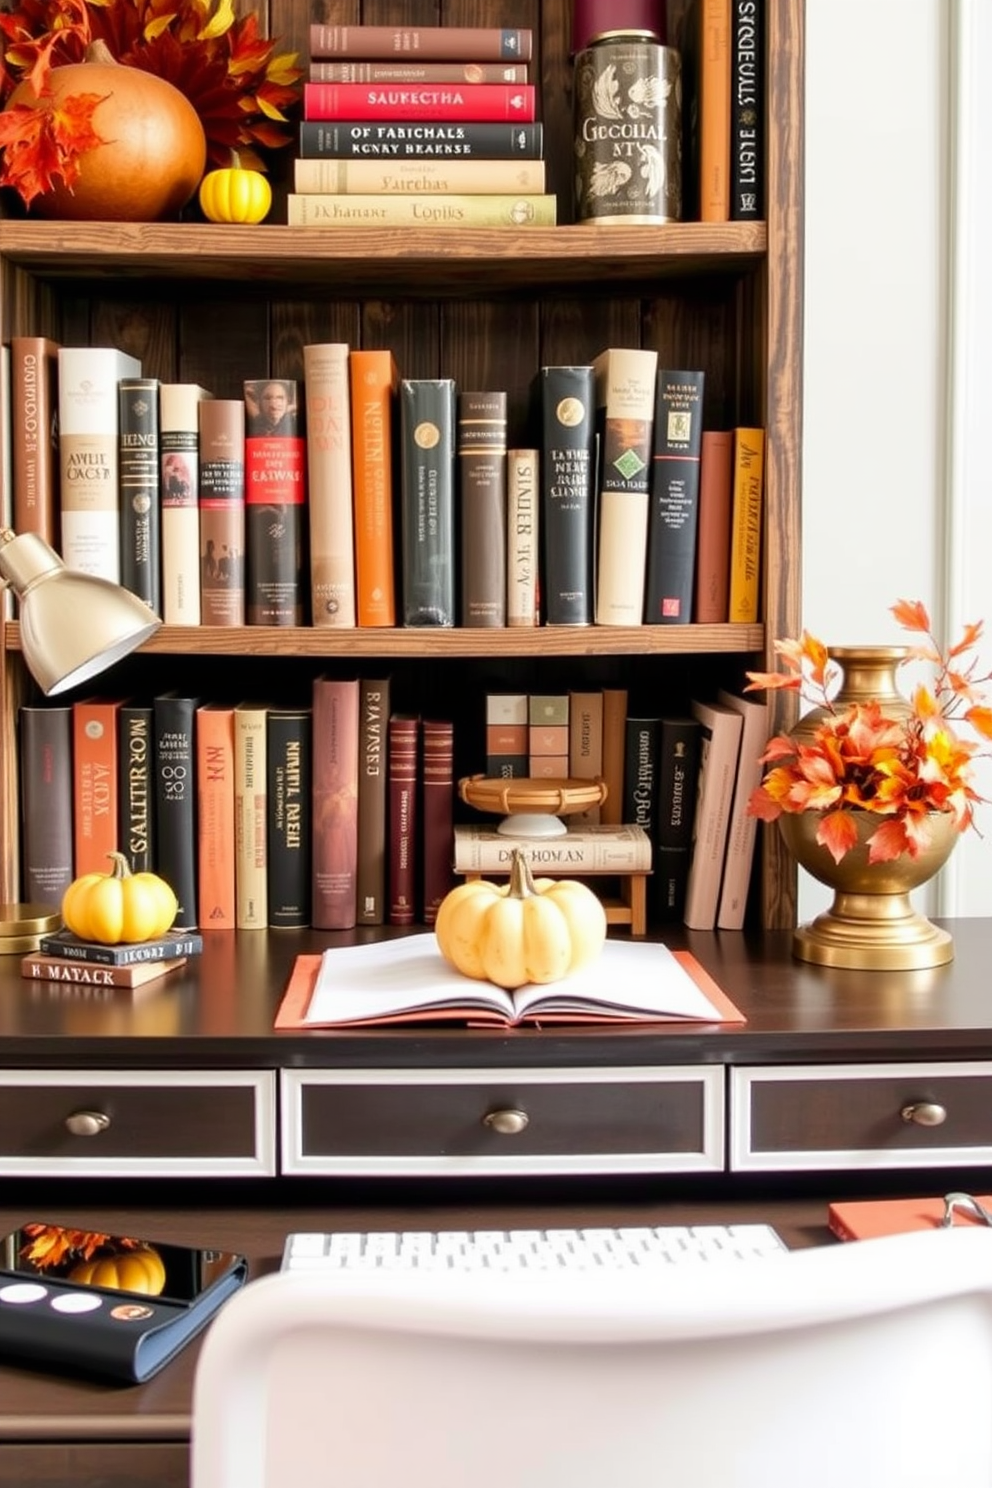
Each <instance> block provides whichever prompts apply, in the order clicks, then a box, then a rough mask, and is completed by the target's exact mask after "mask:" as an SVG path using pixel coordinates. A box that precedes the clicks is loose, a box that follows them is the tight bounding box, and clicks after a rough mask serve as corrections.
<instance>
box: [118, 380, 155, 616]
mask: <svg viewBox="0 0 992 1488" xmlns="http://www.w3.org/2000/svg"><path fill="white" fill-rule="evenodd" d="M117 397H118V418H119V430H120V432H119V436H118V439H119V453H118V482H119V485H120V510H121V583H122V584H123V586H124V588H125V589H130V590H131V592H132V594H136V595H137V596H138V598H139V599H143V600H144V601H145V604H146V605H148V607H149V608H150V609H152V610H154V611H155V613H156V615H161V613H162V530H161V515H160V507H159V486H160V481H161V467H160V463H159V441H158V379H157V378H155V377H133V378H125V379H122V380H121V382H120V383H119V384H118V389H117Z"/></svg>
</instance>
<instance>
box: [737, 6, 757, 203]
mask: <svg viewBox="0 0 992 1488" xmlns="http://www.w3.org/2000/svg"><path fill="white" fill-rule="evenodd" d="M733 7H734V8H733V15H732V19H731V41H730V218H731V221H732V222H751V221H754V220H760V219H761V218H763V217H764V215H765V71H764V68H765V56H764V54H765V0H733Z"/></svg>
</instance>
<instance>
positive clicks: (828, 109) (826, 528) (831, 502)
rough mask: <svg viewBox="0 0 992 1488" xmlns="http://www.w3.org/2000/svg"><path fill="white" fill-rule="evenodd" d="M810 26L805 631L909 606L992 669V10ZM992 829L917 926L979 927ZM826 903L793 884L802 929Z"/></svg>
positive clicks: (875, 9)
mask: <svg viewBox="0 0 992 1488" xmlns="http://www.w3.org/2000/svg"><path fill="white" fill-rule="evenodd" d="M772 3H774V0H772ZM806 19H807V36H806V249H805V252H806V315H805V396H804V448H803V623H804V624H805V625H806V627H807V628H808V629H810V630H811V631H813V632H814V633H815V634H817V635H819V636H820V637H821V638H822V639H823V640H825V641H826V642H828V643H830V642H833V643H835V644H854V643H857V642H883V643H887V644H891V643H897V642H900V641H902V640H905V639H906V637H905V633H904V632H902V631H900V630H899V628H898V627H897V626H896V625H895V622H894V621H893V620H892V617H891V616H890V615H889V612H888V611H889V605H890V604H892V602H893V601H894V600H896V599H898V598H907V599H921V600H923V602H924V603H925V604H926V605H927V606H928V608H929V609H930V612H931V615H932V617H933V619H934V621H935V624H936V626H937V627H938V634H939V635H940V636H942V638H944V639H945V640H947V639H951V638H954V637H956V635H957V632H958V629H959V627H960V624H961V622H962V620H964V619H969V620H975V619H979V618H981V617H982V616H985V617H986V619H987V623H988V624H989V626H990V639H989V643H988V645H987V646H986V647H985V648H984V649H983V652H982V655H983V656H984V657H987V663H988V664H992V582H990V579H989V574H990V573H992V501H990V491H989V485H990V476H989V466H988V461H987V457H986V455H985V449H984V446H985V443H986V441H987V437H988V431H989V428H990V427H992V400H990V398H989V396H988V394H989V393H992V289H990V287H989V283H988V270H987V265H988V263H989V262H990V261H992V208H990V205H989V198H990V192H992V178H990V174H989V151H988V150H984V149H983V148H982V147H983V144H984V143H985V142H986V141H987V142H989V143H992V97H990V94H992V90H990V87H989V84H988V80H987V77H986V78H985V79H984V80H983V79H982V78H981V76H980V74H981V68H982V65H983V63H985V62H987V59H988V56H989V55H990V50H989V48H990V47H992V4H990V3H989V0H807V17H806ZM983 167H984V181H983V180H982V169H983ZM983 249H984V253H983ZM983 261H984V264H985V265H986V269H985V273H984V274H983V273H981V272H980V270H979V265H980V264H981V263H982V262H983ZM983 390H984V392H985V398H984V406H983V397H982V394H983ZM988 794H990V795H992V789H989V790H988ZM979 821H980V825H981V824H982V816H981V814H980V817H979ZM986 824H987V827H988V833H989V841H987V842H986V841H981V840H979V839H978V838H977V836H975V834H972V833H968V834H967V836H966V837H965V838H963V839H962V842H961V844H960V845H959V849H958V851H957V852H956V853H955V855H954V859H953V860H952V864H951V866H950V867H949V868H948V869H947V870H945V872H944V874H943V875H941V879H940V881H939V882H938V883H937V884H936V885H935V886H934V887H933V888H932V889H931V890H930V891H929V892H924V893H921V895H920V896H919V902H920V906H921V907H923V908H925V909H927V910H928V911H930V912H933V911H934V910H939V911H940V912H942V913H948V914H987V913H989V912H992V807H989V808H987V823H986ZM826 900H827V896H826V894H825V891H823V890H822V889H821V888H820V886H819V885H816V884H814V883H813V882H812V881H811V880H809V879H808V878H807V877H806V876H805V875H803V881H802V883H801V885H800V913H801V915H802V916H803V917H804V918H805V917H806V916H808V915H809V914H810V913H812V912H814V911H815V910H816V909H818V908H820V907H822V905H823V903H824V902H826Z"/></svg>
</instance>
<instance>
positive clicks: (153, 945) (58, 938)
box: [21, 930, 203, 987]
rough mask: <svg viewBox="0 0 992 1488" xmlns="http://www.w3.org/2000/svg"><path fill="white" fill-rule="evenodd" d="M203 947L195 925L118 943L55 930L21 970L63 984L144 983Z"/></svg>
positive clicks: (182, 963)
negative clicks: (84, 938) (194, 929)
mask: <svg viewBox="0 0 992 1488" xmlns="http://www.w3.org/2000/svg"><path fill="white" fill-rule="evenodd" d="M202 950H203V937H202V936H201V935H199V934H198V933H197V932H196V931H193V930H170V931H168V932H167V934H165V935H160V936H158V937H157V938H156V939H155V940H141V941H128V942H127V943H126V944H120V945H106V944H104V943H103V942H101V941H94V940H82V939H80V937H79V936H78V935H73V933H72V931H71V930H55V931H52V932H51V933H48V934H44V935H42V936H41V937H40V939H39V942H38V949H37V951H33V952H32V953H31V954H30V955H27V956H25V957H24V959H23V960H22V962H21V975H22V976H24V977H27V978H28V979H29V980H30V981H35V982H48V983H55V984H58V985H60V986H77V987H141V986H144V985H145V984H146V983H148V982H156V981H158V980H159V979H160V978H161V977H164V976H167V975H168V973H169V972H172V971H177V970H178V969H179V968H180V967H181V966H185V965H186V962H187V960H188V959H189V957H190V956H198V955H199V954H200V952H201V951H202Z"/></svg>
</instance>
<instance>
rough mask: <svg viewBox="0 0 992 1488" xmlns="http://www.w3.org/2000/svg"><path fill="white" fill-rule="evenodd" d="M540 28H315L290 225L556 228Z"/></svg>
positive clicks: (305, 88)
mask: <svg viewBox="0 0 992 1488" xmlns="http://www.w3.org/2000/svg"><path fill="white" fill-rule="evenodd" d="M532 47H533V35H532V32H531V31H530V30H529V29H527V28H520V27H510V28H500V27H495V26H494V27H487V26H421V27H393V26H336V25H325V24H321V23H315V24H314V25H312V26H311V28H310V58H311V61H310V68H309V75H308V80H307V81H306V82H305V84H304V91H303V123H302V124H301V125H300V154H299V158H298V159H297V160H295V161H294V181H293V184H294V187H295V190H294V191H292V192H290V194H289V198H288V204H287V220H288V222H289V224H290V226H319V227H335V226H339V227H406V226H413V227H416V226H422V227H431V228H434V227H501V226H506V227H527V226H545V227H547V226H553V225H554V224H555V222H556V220H557V201H556V198H555V196H554V195H553V194H552V193H550V192H548V191H547V189H546V186H547V181H546V175H545V164H544V159H543V130H542V126H541V124H540V123H538V122H537V119H536V109H537V99H536V92H537V90H536V88H535V86H534V84H533V83H530V82H528V71H529V64H530V59H531V55H532Z"/></svg>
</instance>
